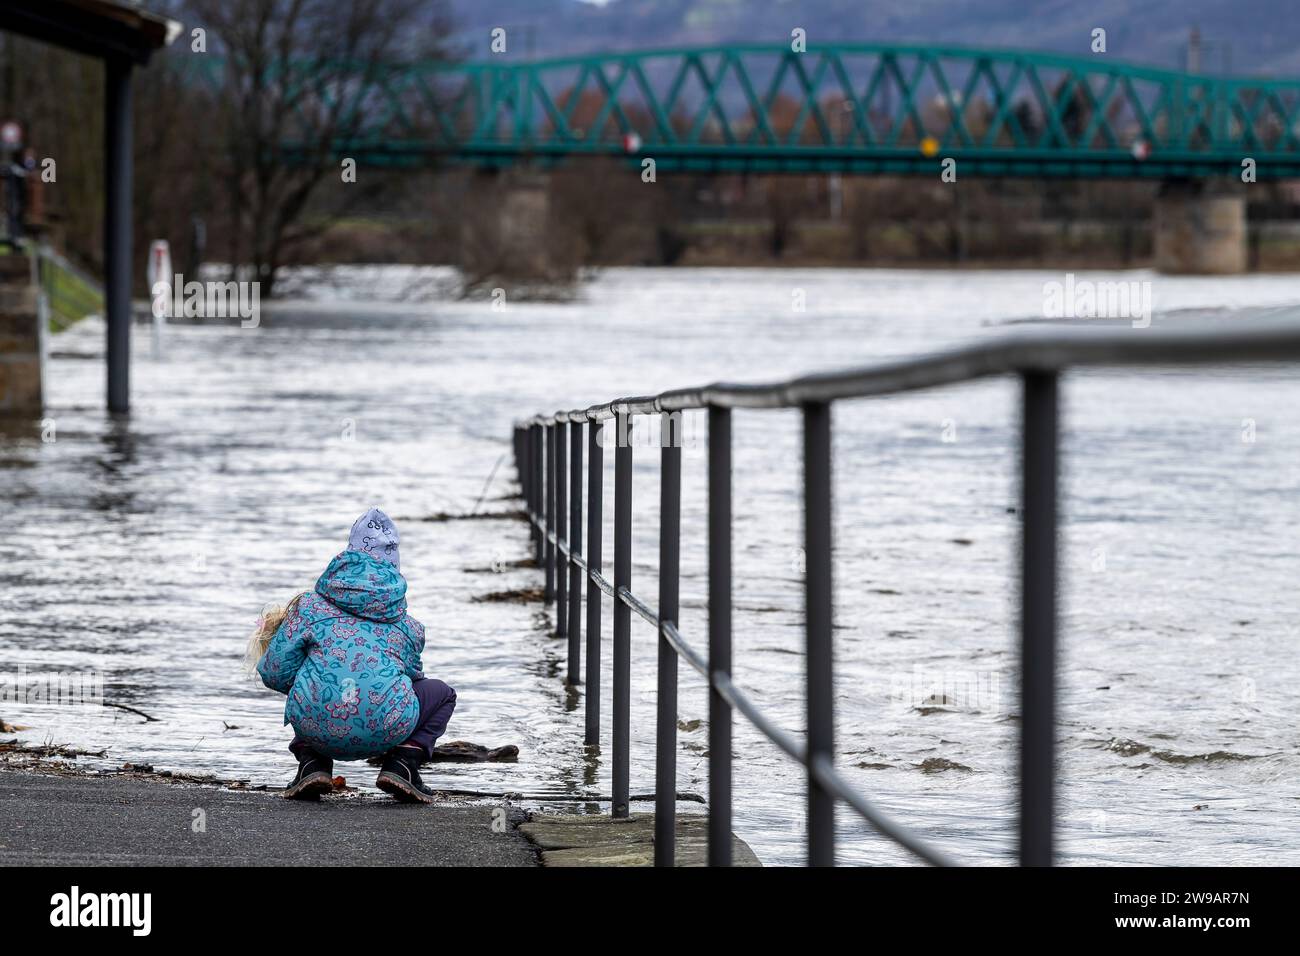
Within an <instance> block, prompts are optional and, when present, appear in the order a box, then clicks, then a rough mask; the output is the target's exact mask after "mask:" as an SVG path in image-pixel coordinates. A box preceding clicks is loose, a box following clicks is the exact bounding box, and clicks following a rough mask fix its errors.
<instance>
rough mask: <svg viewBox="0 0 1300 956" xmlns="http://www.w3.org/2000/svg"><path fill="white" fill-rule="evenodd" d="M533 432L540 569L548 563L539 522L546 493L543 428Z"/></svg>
mask: <svg viewBox="0 0 1300 956" xmlns="http://www.w3.org/2000/svg"><path fill="white" fill-rule="evenodd" d="M530 431H531V432H532V455H531V456H530V457H531V464H532V470H533V480H532V482H531V484H532V489H533V517H534V518H535V519H537V520H536V521H534V522H533V559H534V560H535V561H536V562H537V565H538V567H541V566H542V565H543V564H545V563H546V561H545V554H546V551H545V544H546V542H545V541H544V540H543V539H544V537H545V536H544V535H543V534H542V528H541V525H540V524H538V522H540V521H541V518H542V496H543V494H544V493H545V483H544V481H543V478H542V474H543V472H542V469H543V467H544V465H543V463H542V434H543V432H542V426H541V425H534V426H533V427H532V428H531V429H530Z"/></svg>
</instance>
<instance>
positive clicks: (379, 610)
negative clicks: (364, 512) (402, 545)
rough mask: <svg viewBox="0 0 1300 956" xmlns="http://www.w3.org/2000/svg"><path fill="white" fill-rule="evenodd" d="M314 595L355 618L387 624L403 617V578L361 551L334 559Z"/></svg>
mask: <svg viewBox="0 0 1300 956" xmlns="http://www.w3.org/2000/svg"><path fill="white" fill-rule="evenodd" d="M316 593H317V594H319V595H320V596H321V597H323V598H325V600H327V601H329V602H330V603H331V604H333V605H335V606H336V607H338V608H341V609H342V610H344V611H347V612H348V613H349V614H352V615H355V616H356V617H363V618H366V619H367V620H371V621H383V622H384V623H387V624H391V623H393V622H394V621H397V620H399V619H400V618H401V617H402V615H403V614H405V613H406V578H404V577H402V574H401V572H400V571H398V570H397V568H395V567H394V566H393V565H391V564H389V563H388V562H387V561H381V560H379V559H377V558H372V557H371V556H370V555H368V554H365V553H364V552H361V551H343V552H340V553H339V554H338V555H336V556H335V557H334V560H333V561H331V562H330V563H329V567H327V568H326V569H325V573H324V574H322V575H321V576H320V579H319V580H318V581H317V582H316Z"/></svg>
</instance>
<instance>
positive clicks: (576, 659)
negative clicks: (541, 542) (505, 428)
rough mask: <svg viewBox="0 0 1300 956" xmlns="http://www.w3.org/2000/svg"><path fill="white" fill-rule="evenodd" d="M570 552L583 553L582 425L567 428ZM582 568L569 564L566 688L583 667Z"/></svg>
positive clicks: (575, 678) (571, 562)
mask: <svg viewBox="0 0 1300 956" xmlns="http://www.w3.org/2000/svg"><path fill="white" fill-rule="evenodd" d="M569 476H570V483H569V498H570V501H569V534H568V542H569V553H570V554H572V555H574V556H578V555H581V554H582V424H581V423H580V422H573V423H572V424H571V425H569ZM581 609H582V568H580V567H578V562H577V561H570V562H569V674H568V681H569V685H570V686H573V685H575V684H577V683H578V681H579V677H578V670H579V668H581V666H582V621H581V615H580V612H581Z"/></svg>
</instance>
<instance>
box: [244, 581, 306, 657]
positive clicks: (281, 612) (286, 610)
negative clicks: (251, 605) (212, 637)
mask: <svg viewBox="0 0 1300 956" xmlns="http://www.w3.org/2000/svg"><path fill="white" fill-rule="evenodd" d="M304 597H306V592H305V591H304V592H303V593H302V594H297V595H295V596H294V598H293V600H291V601H290V602H289V603H288V604H285V605H283V606H281V605H279V604H268V605H266V607H264V608H262V615H261V616H260V617H259V618H258V619H257V625H256V626H255V627H254V628H253V633H252V634H251V635H249V638H248V650H247V651H245V652H244V668H245V669H246V670H247V671H248V673H249V674H255V673H257V665H258V662H259V661H261V659H262V655H263V654H265V653H266V649H267V648H268V647H270V646H271V638H273V637H275V632H276V631H278V630H280V625H281V624H283V623H284V619H285V618H286V617H288V616H289V615H290V614H292V613H293V612H294V611H296V610H298V602H299V601H301V600H302V599H303V598H304Z"/></svg>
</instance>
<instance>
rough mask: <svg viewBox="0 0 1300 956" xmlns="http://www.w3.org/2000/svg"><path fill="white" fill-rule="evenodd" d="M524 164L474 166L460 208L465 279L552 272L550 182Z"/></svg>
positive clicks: (524, 277) (543, 277)
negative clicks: (518, 166)
mask: <svg viewBox="0 0 1300 956" xmlns="http://www.w3.org/2000/svg"><path fill="white" fill-rule="evenodd" d="M548 180H549V177H548V176H547V175H546V173H541V172H536V171H533V170H526V169H511V170H494V169H486V170H476V171H474V172H473V173H471V174H470V180H469V185H468V187H467V189H466V192H465V196H464V205H463V207H462V210H461V242H460V250H461V252H460V263H459V265H460V269H461V272H462V274H463V275H464V277H465V280H466V282H467V283H470V284H473V285H481V284H483V283H484V282H485V281H487V280H498V279H499V280H518V281H522V282H530V281H538V282H543V281H547V280H549V279H551V278H553V272H554V258H553V255H554V251H553V250H552V248H551V243H550V242H549V238H548V234H549V232H550V229H549V221H550V214H551V202H550V188H549V186H550V183H549V181H548Z"/></svg>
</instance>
